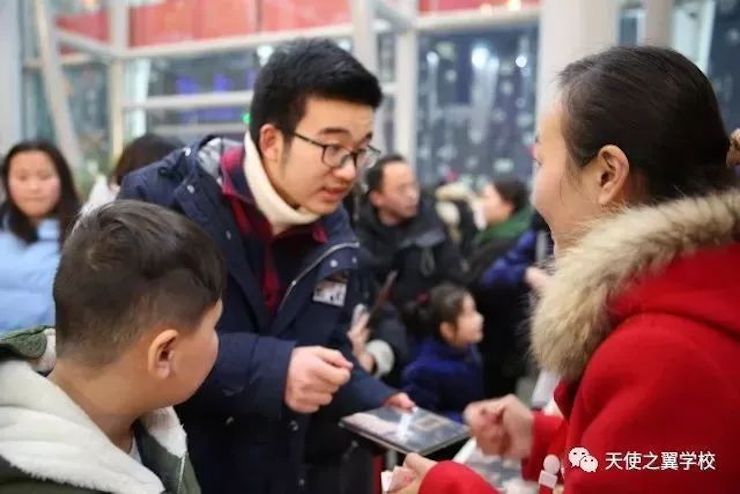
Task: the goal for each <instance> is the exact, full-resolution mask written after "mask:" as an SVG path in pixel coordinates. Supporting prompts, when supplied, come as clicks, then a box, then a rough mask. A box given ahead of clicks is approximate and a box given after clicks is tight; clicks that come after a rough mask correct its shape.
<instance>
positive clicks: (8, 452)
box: [0, 360, 187, 494]
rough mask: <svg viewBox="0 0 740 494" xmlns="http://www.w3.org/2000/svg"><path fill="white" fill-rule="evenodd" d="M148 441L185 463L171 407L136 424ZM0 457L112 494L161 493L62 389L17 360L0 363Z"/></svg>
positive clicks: (24, 469)
mask: <svg viewBox="0 0 740 494" xmlns="http://www.w3.org/2000/svg"><path fill="white" fill-rule="evenodd" d="M141 422H142V425H143V426H144V427H145V428H146V429H147V431H148V432H149V434H150V435H151V436H152V438H153V439H154V440H155V441H156V442H157V443H159V444H160V445H161V446H162V447H163V448H164V449H166V450H167V451H168V452H169V453H170V454H172V455H174V456H175V457H177V458H180V459H181V463H182V465H184V464H185V463H184V462H185V461H186V455H187V445H186V439H185V432H184V431H183V429H182V427H181V426H180V422H179V420H178V418H177V416H176V415H175V412H174V410H173V409H172V408H167V409H162V410H157V411H155V412H153V413H151V414H148V415H147V416H145V417H142V419H141ZM0 457H2V458H3V459H4V460H5V461H7V462H8V463H9V464H10V465H12V466H13V467H15V468H17V469H19V470H21V471H22V472H24V473H26V474H28V475H30V476H32V477H36V478H41V479H48V480H51V481H53V482H56V483H62V484H68V485H72V486H75V487H82V488H86V489H91V490H98V491H103V492H111V493H115V494H160V493H161V492H163V491H164V490H165V489H164V486H163V484H162V482H161V481H160V479H159V478H158V477H157V475H155V474H154V473H153V472H152V471H150V470H149V469H148V468H146V467H145V466H144V465H142V464H140V463H139V462H137V461H136V460H134V459H133V458H132V457H130V456H129V455H128V454H126V453H125V452H124V451H121V450H120V449H118V448H117V447H115V446H114V445H113V444H112V443H111V442H110V441H109V440H108V438H107V437H106V436H105V435H104V434H103V433H102V431H100V429H98V428H97V427H96V426H95V424H94V423H93V422H92V421H91V420H90V418H89V417H88V416H87V415H86V414H85V413H84V412H83V411H82V409H80V408H79V407H78V406H77V404H75V403H74V402H73V401H72V400H71V399H70V398H69V397H68V396H67V395H66V394H65V393H64V392H63V391H62V390H61V389H59V388H58V387H57V386H55V385H54V384H53V383H51V382H50V381H49V380H47V379H46V378H45V377H43V376H41V375H39V374H37V373H36V372H35V371H34V370H33V369H32V368H31V366H30V365H29V364H28V363H26V362H24V361H20V360H9V361H6V362H2V363H0Z"/></svg>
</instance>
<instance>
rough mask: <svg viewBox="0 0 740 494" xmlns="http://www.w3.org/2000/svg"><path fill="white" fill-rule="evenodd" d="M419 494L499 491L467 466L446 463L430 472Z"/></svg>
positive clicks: (462, 493) (461, 493)
mask: <svg viewBox="0 0 740 494" xmlns="http://www.w3.org/2000/svg"><path fill="white" fill-rule="evenodd" d="M419 494H498V491H497V490H496V489H495V488H494V487H493V486H491V485H490V484H489V483H488V482H486V481H485V480H484V479H483V477H481V476H480V475H478V474H477V473H476V472H474V471H473V470H471V469H470V468H468V467H466V466H465V465H460V464H459V463H454V462H451V461H444V462H441V463H438V464H437V465H436V466H434V467H432V469H431V470H429V472H428V473H427V474H426V476H425V477H424V480H423V481H422V483H421V486H420V488H419Z"/></svg>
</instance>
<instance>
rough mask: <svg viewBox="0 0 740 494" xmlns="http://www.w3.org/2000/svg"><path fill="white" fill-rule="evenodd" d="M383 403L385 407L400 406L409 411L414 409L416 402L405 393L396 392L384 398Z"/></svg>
mask: <svg viewBox="0 0 740 494" xmlns="http://www.w3.org/2000/svg"><path fill="white" fill-rule="evenodd" d="M383 405H385V406H387V407H393V408H400V409H401V410H405V411H407V412H410V411H411V410H413V409H414V407H415V406H416V403H414V402H413V400H412V399H411V398H409V395H407V394H406V393H396V394H394V395H393V396H391V397H390V398H388V399H387V400H385V403H383Z"/></svg>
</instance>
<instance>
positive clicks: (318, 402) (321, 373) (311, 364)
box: [285, 346, 352, 413]
mask: <svg viewBox="0 0 740 494" xmlns="http://www.w3.org/2000/svg"><path fill="white" fill-rule="evenodd" d="M351 370H352V363H351V362H350V361H348V360H347V359H345V358H344V356H343V355H342V354H341V352H339V351H337V350H331V349H329V348H324V347H320V346H312V347H299V348H296V349H294V350H293V354H292V355H291V358H290V365H289V366H288V380H287V383H286V385H285V403H286V404H287V405H288V407H289V408H290V409H291V410H293V411H295V412H298V413H314V412H316V411H317V410H318V409H319V408H320V407H322V406H325V405H328V404H329V403H331V400H332V397H333V395H334V393H336V392H337V390H338V389H339V388H340V387H342V386H343V385H344V384H346V383H347V381H349V378H350V371H351Z"/></svg>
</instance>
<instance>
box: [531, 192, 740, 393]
mask: <svg viewBox="0 0 740 494" xmlns="http://www.w3.org/2000/svg"><path fill="white" fill-rule="evenodd" d="M739 238H740V190H738V189H733V190H731V191H729V192H724V193H717V194H714V195H709V196H705V197H699V198H684V199H679V200H675V201H670V202H667V203H664V204H661V205H658V206H652V207H647V206H646V207H639V208H634V209H627V210H625V211H623V212H621V213H619V214H616V215H615V216H613V217H611V218H609V219H607V220H604V221H601V222H599V223H598V224H597V225H595V226H594V227H593V228H592V229H590V230H589V232H588V233H587V234H586V235H585V236H584V237H583V238H582V239H581V240H580V241H579V242H578V244H577V245H575V246H574V247H573V248H571V249H568V251H567V252H565V253H563V255H562V256H560V257H559V258H558V259H557V261H556V263H555V274H554V276H553V278H552V279H551V281H550V283H549V284H548V286H547V287H546V289H545V291H544V293H543V296H542V299H541V300H540V302H539V304H538V306H537V308H536V310H535V314H534V318H533V323H532V350H533V353H534V355H535V357H536V358H537V360H538V362H539V363H540V365H541V366H542V367H543V368H545V369H546V370H549V371H552V372H555V373H557V374H559V375H560V376H562V377H563V378H566V379H569V380H576V379H578V378H579V377H580V376H581V375H582V374H583V371H584V369H585V367H586V364H587V363H588V361H589V359H590V358H591V355H593V353H594V352H595V351H596V349H597V348H598V347H599V345H600V344H601V343H602V342H603V341H604V340H605V339H606V338H607V337H608V336H609V334H610V333H611V331H612V330H613V329H614V328H613V325H612V322H611V321H610V320H609V315H608V304H609V303H610V301H612V300H613V299H614V297H615V296H617V295H619V294H621V293H623V292H624V290H625V287H626V285H627V284H628V283H629V281H630V280H633V279H634V278H635V277H636V276H639V275H641V274H646V273H651V272H652V273H656V272H659V271H660V270H662V269H664V268H666V267H667V266H668V264H669V263H670V262H671V261H672V260H673V259H676V258H678V257H683V256H688V255H691V254H692V253H693V252H696V251H697V250H699V249H702V248H709V247H719V246H723V245H729V244H731V243H732V242H736V241H738V239H739Z"/></svg>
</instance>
